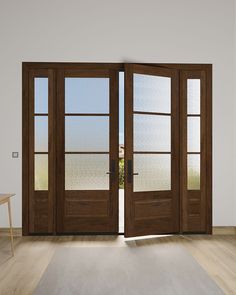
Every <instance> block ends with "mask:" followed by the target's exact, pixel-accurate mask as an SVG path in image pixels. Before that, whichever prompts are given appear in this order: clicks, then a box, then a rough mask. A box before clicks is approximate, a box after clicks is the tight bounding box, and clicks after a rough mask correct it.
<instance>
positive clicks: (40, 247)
mask: <svg viewBox="0 0 236 295" xmlns="http://www.w3.org/2000/svg"><path fill="white" fill-rule="evenodd" d="M14 243H15V257H11V248H10V241H9V238H8V237H1V238H0V295H10V294H17V295H18V294H19V295H29V294H33V291H34V289H35V287H36V285H37V284H38V282H39V280H40V278H41V276H42V275H43V273H44V271H45V269H46V267H47V265H48V264H49V262H50V260H51V258H52V256H53V254H54V252H55V250H56V249H57V248H58V247H61V246H71V247H86V246H90V247H101V246H102V247H104V246H107V247H143V248H145V247H148V245H153V244H156V245H157V247H164V246H165V245H166V243H178V244H181V245H183V246H184V247H186V249H187V250H188V251H189V252H190V253H191V254H192V255H193V257H194V258H195V259H196V260H197V261H198V262H199V264H200V265H201V266H202V267H203V268H204V269H205V270H206V271H207V273H208V274H209V275H210V276H211V277H212V278H213V280H214V281H215V282H216V283H217V284H218V285H219V286H220V287H221V288H222V290H223V291H224V292H225V294H230V295H232V294H236V235H234V236H228V235H227V236H222V235H221V236H216V235H214V236H201V235H197V236H196V235H195V236H166V237H163V236H162V237H155V238H146V239H142V240H141V239H136V240H124V238H123V236H73V237H72V236H67V237H65V236H64V237H16V238H15V240H14ZM45 295H47V294H45Z"/></svg>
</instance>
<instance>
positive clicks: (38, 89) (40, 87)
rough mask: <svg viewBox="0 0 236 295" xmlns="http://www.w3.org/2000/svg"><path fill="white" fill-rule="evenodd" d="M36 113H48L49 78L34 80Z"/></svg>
mask: <svg viewBox="0 0 236 295" xmlns="http://www.w3.org/2000/svg"><path fill="white" fill-rule="evenodd" d="M34 111H35V113H38V114H41V113H45V114H47V113H48V78H34Z"/></svg>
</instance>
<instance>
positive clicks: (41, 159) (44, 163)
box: [34, 155, 48, 190]
mask: <svg viewBox="0 0 236 295" xmlns="http://www.w3.org/2000/svg"><path fill="white" fill-rule="evenodd" d="M34 157H35V158H34V159H35V160H34V175H35V177H34V181H35V184H34V189H35V190H48V155H35V156H34Z"/></svg>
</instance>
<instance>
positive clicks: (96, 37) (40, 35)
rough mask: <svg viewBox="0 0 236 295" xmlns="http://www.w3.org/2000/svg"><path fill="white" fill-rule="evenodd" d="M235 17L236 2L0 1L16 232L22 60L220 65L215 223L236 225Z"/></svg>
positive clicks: (1, 130)
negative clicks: (15, 152) (15, 153)
mask: <svg viewBox="0 0 236 295" xmlns="http://www.w3.org/2000/svg"><path fill="white" fill-rule="evenodd" d="M234 17H235V10H234V0H227V1H225V0H217V1H216V0H198V1H194V0H178V1H176V0H165V1H163V0H138V1H137V0H119V1H117V0H99V1H96V0H93V1H91V0H67V1H65V0H50V1H49V0H40V1H34V0H21V1H19V0H14V1H12V0H0V141H1V145H0V191H2V192H16V194H17V195H16V197H14V200H13V213H14V226H21V157H20V159H11V152H12V151H19V152H20V154H21V99H22V97H21V81H22V77H21V62H22V61H86V62H87V61H88V62H93V61H96V62H105V61H110V62H123V61H129V62H130V61H136V62H178V63H188V62H189V63H213V137H214V140H213V142H214V143H213V161H214V166H213V185H214V186H213V210H214V214H213V223H214V225H233V224H235V225H236V217H235V215H236V197H235V188H236V181H235V164H236V161H235V160H234V157H235V155H236V153H235V128H236V127H235V126H236V125H235V124H234V123H235V120H234V116H235V110H236V106H235V103H234V101H235V94H236V93H235V91H234V45H235V44H234V41H235V38H234V31H235V30H234V29H235V28H234ZM2 207H3V206H2ZM4 212H5V208H1V209H0V224H1V225H2V226H6V225H7V223H6V222H5V219H6V215H5V213H4Z"/></svg>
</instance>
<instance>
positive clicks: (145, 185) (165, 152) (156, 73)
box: [125, 64, 180, 237]
mask: <svg viewBox="0 0 236 295" xmlns="http://www.w3.org/2000/svg"><path fill="white" fill-rule="evenodd" d="M178 81H179V80H178V71H177V70H174V69H167V68H161V67H152V66H143V65H134V64H132V65H127V66H126V67H125V91H126V92H125V100H126V105H125V106H126V108H125V131H126V133H125V161H126V182H125V236H126V237H130V236H139V235H150V234H163V233H177V232H179V230H180V227H179V216H180V214H179V209H180V207H179V90H178V87H179V84H178Z"/></svg>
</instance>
